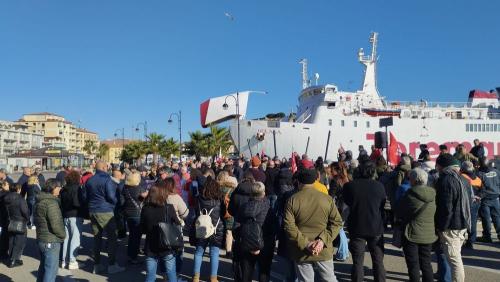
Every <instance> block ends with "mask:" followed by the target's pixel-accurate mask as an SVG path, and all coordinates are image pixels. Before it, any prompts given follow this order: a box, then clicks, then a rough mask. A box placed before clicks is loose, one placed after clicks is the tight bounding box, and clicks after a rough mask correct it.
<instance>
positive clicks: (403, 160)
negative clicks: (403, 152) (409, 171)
mask: <svg viewBox="0 0 500 282" xmlns="http://www.w3.org/2000/svg"><path fill="white" fill-rule="evenodd" d="M400 163H401V164H402V165H411V159H410V157H408V156H404V157H402V158H401V161H400Z"/></svg>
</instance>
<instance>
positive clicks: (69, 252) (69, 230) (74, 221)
mask: <svg viewBox="0 0 500 282" xmlns="http://www.w3.org/2000/svg"><path fill="white" fill-rule="evenodd" d="M81 223H82V219H81V218H78V217H68V218H65V219H64V230H65V231H66V238H64V243H63V248H62V261H63V263H70V262H76V257H77V256H78V247H80V229H81Z"/></svg>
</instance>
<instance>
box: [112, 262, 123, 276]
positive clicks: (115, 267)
mask: <svg viewBox="0 0 500 282" xmlns="http://www.w3.org/2000/svg"><path fill="white" fill-rule="evenodd" d="M122 271H125V267H121V266H119V265H118V264H116V263H115V264H113V265H110V266H108V273H109V274H114V273H118V272H122Z"/></svg>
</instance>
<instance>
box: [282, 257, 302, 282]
mask: <svg viewBox="0 0 500 282" xmlns="http://www.w3.org/2000/svg"><path fill="white" fill-rule="evenodd" d="M282 258H283V263H284V265H283V270H284V271H283V272H284V273H285V277H286V278H285V281H286V282H297V281H299V280H298V279H297V271H296V269H295V262H293V260H291V259H289V258H287V257H282Z"/></svg>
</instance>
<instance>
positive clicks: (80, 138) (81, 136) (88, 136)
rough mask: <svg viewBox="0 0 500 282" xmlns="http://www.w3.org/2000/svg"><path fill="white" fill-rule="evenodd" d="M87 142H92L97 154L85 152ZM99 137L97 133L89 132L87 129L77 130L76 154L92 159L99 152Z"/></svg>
mask: <svg viewBox="0 0 500 282" xmlns="http://www.w3.org/2000/svg"><path fill="white" fill-rule="evenodd" d="M87 141H92V142H93V143H94V145H95V152H94V154H89V153H88V152H86V151H85V150H84V147H85V144H86V143H87ZM99 144H100V142H99V136H98V135H97V133H95V132H92V131H89V130H87V129H85V128H77V129H76V152H77V153H82V154H84V155H85V157H86V158H91V157H93V156H94V155H95V153H96V152H97V149H98V148H99Z"/></svg>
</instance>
